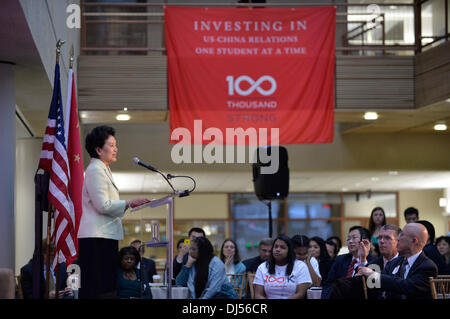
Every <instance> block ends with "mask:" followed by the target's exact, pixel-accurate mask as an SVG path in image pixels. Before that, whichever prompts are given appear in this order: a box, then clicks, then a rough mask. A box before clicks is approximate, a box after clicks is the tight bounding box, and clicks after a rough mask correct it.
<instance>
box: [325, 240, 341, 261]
mask: <svg viewBox="0 0 450 319" xmlns="http://www.w3.org/2000/svg"><path fill="white" fill-rule="evenodd" d="M325 246H326V247H327V251H328V255H329V256H330V258H331V260H335V259H336V257H337V254H338V252H339V249H338V246H337V244H336V243H335V242H334V241H333V240H331V239H327V241H326V242H325Z"/></svg>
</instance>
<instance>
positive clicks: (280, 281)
mask: <svg viewBox="0 0 450 319" xmlns="http://www.w3.org/2000/svg"><path fill="white" fill-rule="evenodd" d="M311 283H312V280H311V276H310V275H309V272H308V268H307V267H306V265H305V263H303V262H301V261H299V260H296V258H295V253H294V247H293V245H292V241H291V239H290V238H289V237H287V236H279V237H277V238H276V239H275V241H274V244H273V248H272V253H271V255H270V257H269V259H268V260H267V261H266V262H264V263H262V264H261V265H259V267H258V270H257V271H256V276H255V280H254V281H253V284H254V286H255V299H302V298H305V296H306V290H307V289H308V288H309V287H310V285H311Z"/></svg>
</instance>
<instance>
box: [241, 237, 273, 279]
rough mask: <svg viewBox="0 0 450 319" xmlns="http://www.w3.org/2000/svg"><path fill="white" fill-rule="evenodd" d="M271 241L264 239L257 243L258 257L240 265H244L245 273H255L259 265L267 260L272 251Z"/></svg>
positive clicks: (270, 239)
mask: <svg viewBox="0 0 450 319" xmlns="http://www.w3.org/2000/svg"><path fill="white" fill-rule="evenodd" d="M272 245H273V239H272V238H264V239H262V240H261V241H260V242H259V245H258V253H259V255H258V256H256V257H253V258H249V259H246V260H244V261H243V262H242V263H243V264H244V265H245V269H246V271H247V272H256V270H258V267H259V265H261V264H262V263H263V262H265V261H266V260H267V259H269V256H270V252H271V251H272Z"/></svg>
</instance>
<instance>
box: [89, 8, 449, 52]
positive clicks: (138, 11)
mask: <svg viewBox="0 0 450 319" xmlns="http://www.w3.org/2000/svg"><path fill="white" fill-rule="evenodd" d="M241 2H243V1H228V2H227V1H225V0H222V1H220V0H219V1H217V2H215V1H213V0H210V1H200V0H199V1H195V3H194V2H187V1H185V2H183V1H175V0H172V1H168V0H166V1H161V2H160V3H150V2H147V1H145V0H118V1H112V0H109V1H104V0H89V1H88V0H85V1H82V34H81V38H82V39H81V51H82V54H88V55H122V54H125V55H152V54H158V55H161V54H165V42H164V10H163V8H164V6H165V5H181V6H197V7H242V6H251V7H261V6H262V4H261V3H252V1H248V2H249V3H241ZM325 2H326V1H320V2H319V1H317V2H313V1H309V2H308V1H296V2H292V1H291V2H290V3H281V2H275V1H274V2H271V1H266V3H264V7H266V8H290V7H311V6H322V5H334V6H336V7H337V20H336V22H337V28H336V54H337V55H412V54H414V52H421V51H422V49H427V48H429V47H433V46H436V45H440V44H442V43H444V42H446V41H448V40H449V33H448V29H449V27H448V26H449V21H450V19H449V6H448V2H449V0H422V1H412V0H411V1H408V0H397V1H395V0H390V1H389V2H383V1H382V0H381V1H380V0H378V1H377V3H370V2H367V1H362V0H353V1H352V0H349V1H348V2H347V3H334V2H333V1H329V2H330V3H325ZM419 17H420V18H419Z"/></svg>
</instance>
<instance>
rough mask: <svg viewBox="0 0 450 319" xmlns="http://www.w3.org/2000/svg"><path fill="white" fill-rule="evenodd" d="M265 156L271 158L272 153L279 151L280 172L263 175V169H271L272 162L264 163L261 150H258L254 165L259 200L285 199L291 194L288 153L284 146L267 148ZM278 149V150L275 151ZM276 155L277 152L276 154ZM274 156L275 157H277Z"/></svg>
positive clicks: (255, 184)
mask: <svg viewBox="0 0 450 319" xmlns="http://www.w3.org/2000/svg"><path fill="white" fill-rule="evenodd" d="M264 148H265V149H266V150H263V151H262V152H263V154H266V153H265V152H267V155H268V156H269V158H271V155H272V152H274V151H276V149H278V154H279V161H278V163H279V166H278V171H276V172H275V173H273V174H262V173H261V169H262V168H263V167H270V166H271V165H272V161H269V162H268V163H263V162H262V161H261V158H260V155H261V154H260V149H261V148H258V149H257V150H256V152H257V154H256V159H257V161H256V163H254V164H253V186H254V187H255V193H256V196H257V197H258V199H259V200H272V199H283V198H285V197H286V196H288V194H289V168H288V153H287V150H286V148H285V147H283V146H266V147H264ZM275 148H276V149H275ZM275 154H276V152H275ZM275 154H274V156H275Z"/></svg>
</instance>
